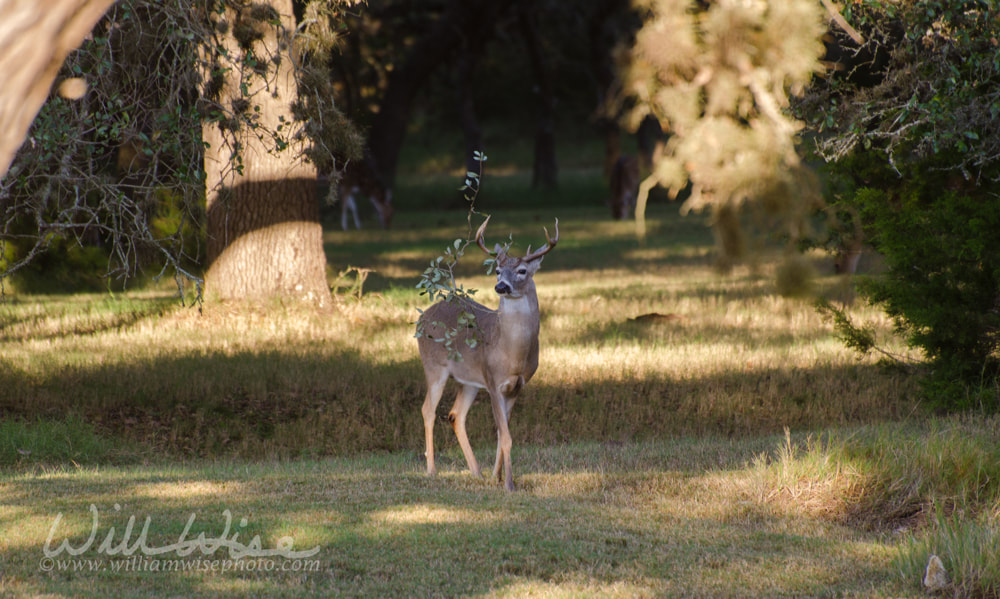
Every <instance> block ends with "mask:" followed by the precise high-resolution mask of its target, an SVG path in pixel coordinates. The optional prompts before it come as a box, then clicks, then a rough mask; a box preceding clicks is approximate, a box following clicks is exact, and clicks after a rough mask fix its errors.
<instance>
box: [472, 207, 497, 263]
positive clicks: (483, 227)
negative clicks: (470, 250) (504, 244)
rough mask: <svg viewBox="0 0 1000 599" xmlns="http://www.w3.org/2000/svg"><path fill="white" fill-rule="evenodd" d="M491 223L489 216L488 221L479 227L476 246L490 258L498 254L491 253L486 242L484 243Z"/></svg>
mask: <svg viewBox="0 0 1000 599" xmlns="http://www.w3.org/2000/svg"><path fill="white" fill-rule="evenodd" d="M489 222H490V217H488V216H487V217H486V220H484V221H483V224H481V225H479V230H478V231H476V245H478V246H479V249H481V250H483V251H484V252H486V253H487V254H489V255H490V256H496V255H497V253H496V252H491V251H490V250H489V249H487V247H486V242H485V241H483V234H484V233H486V224H487V223H489Z"/></svg>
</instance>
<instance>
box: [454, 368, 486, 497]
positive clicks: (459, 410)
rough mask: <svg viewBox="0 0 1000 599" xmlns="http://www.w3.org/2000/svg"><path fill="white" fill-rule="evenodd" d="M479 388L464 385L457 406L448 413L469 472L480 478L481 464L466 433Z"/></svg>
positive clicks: (456, 399)
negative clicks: (466, 423)
mask: <svg viewBox="0 0 1000 599" xmlns="http://www.w3.org/2000/svg"><path fill="white" fill-rule="evenodd" d="M477 393H479V388H478V387H476V386H474V385H462V388H461V390H459V392H458V396H457V397H456V398H455V405H454V406H452V408H451V412H449V413H448V421H449V422H451V427H452V428H453V429H455V436H456V437H458V444H459V445H461V446H462V453H463V454H465V461H466V463H468V464H469V470H470V471H471V472H472V474H473V476H475V477H476V478H479V477H481V476H482V473H481V472H480V470H479V463H478V462H476V455H475V454H474V453H472V446H471V445H469V436H468V435H467V434H466V432H465V417H466V416H468V414H469V408H471V407H472V403H473V402H474V401H476V394H477Z"/></svg>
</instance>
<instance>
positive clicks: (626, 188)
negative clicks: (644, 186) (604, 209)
mask: <svg viewBox="0 0 1000 599" xmlns="http://www.w3.org/2000/svg"><path fill="white" fill-rule="evenodd" d="M638 193H639V161H638V160H636V158H635V156H621V157H620V158H618V160H617V161H616V162H615V165H614V167H613V168H612V169H611V216H613V217H614V218H615V220H622V219H625V218H628V216H629V213H630V212H631V211H632V208H633V207H634V206H635V199H636V196H637V195H638Z"/></svg>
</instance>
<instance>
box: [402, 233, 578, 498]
mask: <svg viewBox="0 0 1000 599" xmlns="http://www.w3.org/2000/svg"><path fill="white" fill-rule="evenodd" d="M489 220H490V219H489V218H487V219H486V221H484V222H483V224H482V225H481V226H480V227H479V231H477V232H476V244H477V245H479V247H480V248H481V249H482V250H483V251H484V252H486V253H487V254H489V255H491V256H493V257H494V259H495V260H496V271H497V284H496V287H494V290H495V291H496V292H497V295H499V296H500V306H499V308H498V309H497V310H490V309H489V308H487V307H486V306H483V305H481V304H479V303H477V302H474V301H472V300H470V299H467V298H461V299H458V300H456V301H453V302H448V301H440V302H438V303H436V304H434V305H433V306H431V307H430V308H428V309H427V311H425V312H424V313H423V315H422V316H421V317H420V323H419V324H418V329H417V330H418V331H419V333H418V344H419V346H420V359H421V360H422V361H423V363H424V375H425V376H426V378H427V396H426V398H425V399H424V407H423V416H424V432H425V435H426V440H427V453H426V456H427V474H429V475H434V474H436V472H437V470H436V469H435V468H434V420H435V415H436V411H437V405H438V402H440V401H441V394H442V393H443V392H444V387H445V383H447V381H448V377H449V376H451V377H454V378H455V380H456V381H458V383H459V384H460V385H461V389H460V390H459V392H458V397H456V398H455V405H454V406H452V408H451V412H449V413H448V420H449V421H450V422H451V425H452V428H454V430H455V436H456V437H458V444H459V445H460V446H461V447H462V453H464V454H465V461H466V462H468V464H469V470H471V471H472V473H473V474H474V475H476V476H477V477H478V476H481V473H480V470H479V464H478V463H477V462H476V456H475V455H474V454H473V453H472V447H471V446H470V445H469V437H468V435H467V434H466V431H465V417H466V416H467V415H468V413H469V408H470V407H472V402H473V401H475V399H476V394H477V393H478V392H479V390H480V389H486V391H487V393H489V394H490V403H491V404H492V406H493V419H494V420H495V421H496V425H497V457H496V464H495V465H494V467H493V476H494V477H495V478H497V480H500V475H501V467H502V473H503V481H504V488H505V489H507V490H508V491H513V490H514V476H513V474H512V472H511V467H510V448H511V437H510V429H509V427H508V425H509V422H510V411H511V408H512V407H513V406H514V400H515V399H516V398H517V395H518V393H519V392H520V391H521V389H522V388H523V387H524V385H525V384H527V382H528V381H530V380H531V377H532V375H534V374H535V370H537V369H538V328H539V319H538V296H537V295H536V293H535V281H534V279H533V277H534V275H535V272H537V271H538V267H539V266H541V264H542V257H543V256H544V255H545V254H547V253H549V252H550V251H552V248H554V247H555V246H556V242H558V241H559V220H558V219H556V234H555V237H549V232H548V230H547V229H546V230H545V238H546V239H547V240H548V243H546V244H545V245H544V246H542V247H541V248H539V249H538V250H537V251H534V252H532V251H531V248H530V247H529V248H528V253H527V255H525V256H523V257H520V258H518V257H516V256H510V255H508V254H507V251H506V250H505V249H504V248H502V247H501V246H500V245H499V244H498V245H497V246H496V248H495V249H494V250H493V251H490V250H489V249H487V248H486V244H485V242H484V241H483V234H484V232H485V231H486V224H487V223H488V222H489ZM468 315H472V316H474V317H475V318H474V319H473V320H471V324H468V323H470V320H469V316H468ZM448 331H455V332H456V335H455V338H454V339H453V345H452V347H451V350H450V351H451V352H456V353H457V354H458V356H455V355H454V354H451V355H449V348H448V347H446V345H445V344H444V343H442V342H441V341H438V340H440V339H442V338H444V337H445V333H446V332H448ZM467 339H475V343H474V344H472V345H471V346H470V345H469V344H467V343H466V340H467ZM453 357H460V359H457V360H453V359H452V358H453Z"/></svg>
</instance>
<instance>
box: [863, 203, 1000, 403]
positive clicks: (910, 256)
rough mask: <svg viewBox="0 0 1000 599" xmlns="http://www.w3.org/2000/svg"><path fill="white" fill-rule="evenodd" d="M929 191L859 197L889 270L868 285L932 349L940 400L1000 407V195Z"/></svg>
mask: <svg viewBox="0 0 1000 599" xmlns="http://www.w3.org/2000/svg"><path fill="white" fill-rule="evenodd" d="M920 189H921V188H920V187H918V186H912V187H910V188H909V189H908V190H907V191H905V192H904V194H903V195H902V197H899V198H895V197H892V196H890V195H889V194H888V193H887V192H885V191H881V190H876V189H871V188H862V189H860V190H858V191H857V192H856V193H855V194H854V198H853V204H855V205H856V207H857V208H858V210H859V211H860V213H861V215H862V218H863V219H864V220H865V222H866V223H867V224H868V226H867V232H868V235H869V238H870V241H871V243H872V245H873V246H874V247H875V248H876V249H877V250H878V251H879V252H881V253H882V255H883V256H884V257H885V260H886V265H887V266H888V271H887V273H886V274H884V275H881V276H877V277H870V278H867V279H864V280H863V281H862V283H861V285H860V291H861V293H862V295H863V296H865V297H866V298H867V299H868V300H869V301H872V302H874V303H876V304H878V305H880V306H882V307H883V308H884V309H885V311H886V313H887V314H888V315H889V316H891V317H892V318H893V319H894V320H895V323H896V325H897V328H898V330H899V331H900V332H901V333H903V334H904V335H905V336H906V338H907V341H908V343H909V344H910V345H911V346H913V347H919V348H921V349H923V351H924V352H925V354H926V356H927V359H928V362H929V367H930V368H929V371H928V373H927V374H928V376H927V377H926V379H925V380H926V386H925V388H926V389H927V390H928V392H929V394H930V395H931V396H932V398H933V399H935V400H936V401H937V402H938V403H939V404H941V405H944V406H946V407H949V408H959V409H963V408H968V407H983V405H984V404H988V405H986V406H985V407H987V408H989V409H996V408H997V396H996V393H992V392H990V391H991V390H995V387H996V382H997V380H998V375H1000V361H998V359H997V358H998V354H997V350H998V348H1000V346H998V343H1000V336H998V331H1000V244H997V243H996V235H997V231H998V230H1000V200H998V199H996V197H994V196H987V195H972V194H964V193H959V192H954V191H945V192H942V193H934V192H921V191H920ZM926 189H940V188H939V187H930V186H928V187H927V188H926ZM983 390H986V393H983V392H982V391H983Z"/></svg>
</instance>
